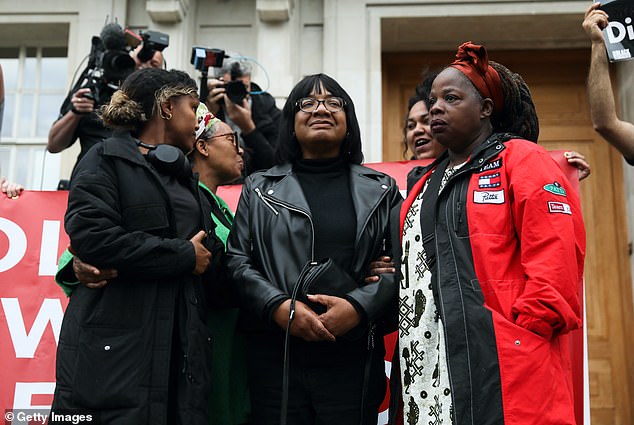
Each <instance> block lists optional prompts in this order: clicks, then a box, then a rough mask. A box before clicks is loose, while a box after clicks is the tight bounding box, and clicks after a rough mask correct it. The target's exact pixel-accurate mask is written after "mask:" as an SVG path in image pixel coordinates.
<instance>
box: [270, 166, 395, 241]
mask: <svg viewBox="0 0 634 425" xmlns="http://www.w3.org/2000/svg"><path fill="white" fill-rule="evenodd" d="M263 176H264V177H267V178H273V179H279V181H277V182H275V183H273V184H272V185H271V186H269V187H268V188H267V189H265V191H264V193H263V194H264V195H266V196H270V197H272V198H274V199H276V200H278V201H280V202H283V203H285V204H289V205H290V206H293V207H295V208H298V209H301V210H302V211H303V212H304V213H306V214H308V215H310V208H309V206H308V202H307V201H306V198H305V197H304V193H303V191H302V188H301V185H300V183H299V180H298V179H297V176H296V175H295V173H293V165H292V164H291V163H284V164H282V165H276V166H274V167H272V168H270V169H268V170H267V171H265V172H264V173H263ZM388 183H389V181H388V180H387V179H385V175H384V174H383V173H381V172H378V171H376V170H373V169H371V168H368V167H364V166H362V165H357V164H350V194H351V196H352V202H353V204H354V208H355V213H356V219H357V229H356V241H357V243H358V242H359V240H360V238H361V235H362V234H363V230H364V228H365V225H366V224H367V221H368V218H369V217H370V215H371V214H372V213H373V212H374V210H375V209H376V206H377V205H379V204H380V203H381V201H382V200H383V198H384V197H385V196H386V194H387V193H388V191H389V189H390V188H389V185H388Z"/></svg>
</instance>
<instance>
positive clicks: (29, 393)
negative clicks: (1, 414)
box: [13, 382, 55, 410]
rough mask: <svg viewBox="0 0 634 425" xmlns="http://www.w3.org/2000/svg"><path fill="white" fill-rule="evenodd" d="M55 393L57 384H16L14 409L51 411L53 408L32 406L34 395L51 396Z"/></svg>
mask: <svg viewBox="0 0 634 425" xmlns="http://www.w3.org/2000/svg"><path fill="white" fill-rule="evenodd" d="M54 392H55V382H16V383H15V393H14V396H13V409H14V410H17V409H50V408H51V406H32V405H31V399H32V398H33V394H51V395H53V393H54Z"/></svg>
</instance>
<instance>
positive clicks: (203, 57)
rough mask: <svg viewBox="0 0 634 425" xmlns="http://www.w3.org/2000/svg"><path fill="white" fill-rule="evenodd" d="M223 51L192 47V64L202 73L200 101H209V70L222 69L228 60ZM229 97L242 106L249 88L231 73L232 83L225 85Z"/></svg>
mask: <svg viewBox="0 0 634 425" xmlns="http://www.w3.org/2000/svg"><path fill="white" fill-rule="evenodd" d="M228 57H229V56H227V55H226V54H225V51H224V50H222V49H210V48H207V47H198V46H194V47H192V55H191V60H190V62H191V64H192V65H194V68H196V69H197V70H199V71H200V72H202V80H201V83H200V100H201V102H204V101H205V100H206V99H207V94H208V92H207V73H208V70H209V68H210V67H211V68H222V64H223V61H224V59H225V58H228ZM222 87H224V89H225V92H226V93H227V97H228V98H229V100H231V101H232V102H233V103H237V104H242V101H243V100H244V98H245V97H246V95H247V87H246V86H245V85H244V83H243V82H242V81H239V80H237V76H235V75H234V73H233V72H232V73H231V81H228V82H227V83H226V84H224V85H223V86H222Z"/></svg>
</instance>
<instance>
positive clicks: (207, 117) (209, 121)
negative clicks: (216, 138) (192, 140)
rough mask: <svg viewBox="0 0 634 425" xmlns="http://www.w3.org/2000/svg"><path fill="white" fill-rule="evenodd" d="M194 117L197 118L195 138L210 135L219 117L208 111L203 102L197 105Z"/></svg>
mask: <svg viewBox="0 0 634 425" xmlns="http://www.w3.org/2000/svg"><path fill="white" fill-rule="evenodd" d="M196 118H198V130H197V131H196V140H198V139H200V138H201V137H202V138H205V139H206V138H208V137H211V136H212V134H213V127H214V126H215V125H216V124H218V123H219V122H222V121H220V119H218V118H216V117H215V115H214V114H212V113H211V112H209V110H208V109H207V106H206V105H205V104H204V103H202V102H201V103H200V104H199V105H198V109H197V110H196Z"/></svg>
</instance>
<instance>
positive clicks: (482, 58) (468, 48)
mask: <svg viewBox="0 0 634 425" xmlns="http://www.w3.org/2000/svg"><path fill="white" fill-rule="evenodd" d="M449 66H451V67H452V68H456V69H457V70H458V71H460V72H462V73H463V74H464V75H466V76H467V78H468V79H469V80H471V82H472V83H473V85H474V86H475V87H476V88H477V89H478V91H479V92H480V94H481V95H482V96H484V97H485V98H486V97H488V98H490V99H492V100H493V110H494V111H495V112H496V113H499V112H500V111H502V109H503V108H504V92H503V91H502V81H501V80H500V75H499V74H498V72H497V71H496V70H495V69H494V68H493V67H491V66H489V58H488V55H487V51H486V49H485V48H484V46H479V45H477V44H473V43H471V42H470V41H467V42H466V43H463V44H461V45H460V47H458V52H456V60H455V61H454V62H453V63H452V64H451V65H449Z"/></svg>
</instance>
